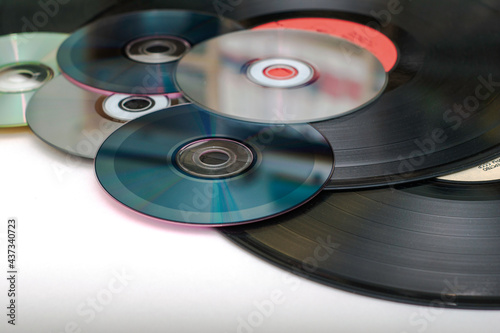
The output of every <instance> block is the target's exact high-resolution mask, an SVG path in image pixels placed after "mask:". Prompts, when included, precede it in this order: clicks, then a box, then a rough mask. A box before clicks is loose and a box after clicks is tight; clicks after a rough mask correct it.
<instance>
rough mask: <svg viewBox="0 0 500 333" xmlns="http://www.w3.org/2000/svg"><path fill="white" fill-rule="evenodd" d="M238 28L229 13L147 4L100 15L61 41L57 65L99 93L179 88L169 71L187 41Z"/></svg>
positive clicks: (159, 91)
mask: <svg viewBox="0 0 500 333" xmlns="http://www.w3.org/2000/svg"><path fill="white" fill-rule="evenodd" d="M239 29H241V26H240V25H239V24H238V23H236V22H234V21H231V20H229V19H222V18H219V17H217V16H213V15H209V14H202V13H197V12H191V11H181V10H150V11H141V12H133V13H127V14H121V15H116V16H112V17H106V18H103V19H100V20H98V21H96V22H94V23H92V24H90V25H87V26H85V27H83V28H81V29H79V30H77V31H76V32H75V33H73V34H72V35H71V36H70V37H69V38H68V39H67V40H66V41H65V42H64V43H63V44H62V45H61V47H60V49H59V51H58V54H57V61H58V63H59V66H60V68H61V71H62V72H63V73H64V74H65V75H66V76H67V77H68V78H69V79H70V80H71V81H74V83H76V84H77V85H80V86H83V87H84V88H87V89H90V90H92V89H93V90H97V91H99V92H101V93H107V92H109V93H112V92H118V93H125V94H168V93H174V92H178V90H177V89H176V87H175V85H174V83H173V80H172V73H173V70H174V68H175V66H176V64H177V61H178V60H179V59H180V58H181V57H182V56H183V55H184V54H185V53H186V52H187V51H188V50H190V48H191V46H193V45H195V44H197V43H200V42H202V41H204V40H206V39H209V38H212V37H215V36H218V35H220V34H224V33H227V32H231V31H235V30H239Z"/></svg>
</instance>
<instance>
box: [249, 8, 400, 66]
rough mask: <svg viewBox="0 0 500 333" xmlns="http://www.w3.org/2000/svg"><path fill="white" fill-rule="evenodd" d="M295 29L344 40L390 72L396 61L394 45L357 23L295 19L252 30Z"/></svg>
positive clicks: (396, 55) (264, 25)
mask: <svg viewBox="0 0 500 333" xmlns="http://www.w3.org/2000/svg"><path fill="white" fill-rule="evenodd" d="M280 28H281V29H297V30H306V31H314V32H320V33H325V34H329V35H332V36H335V37H340V38H344V39H346V40H348V41H350V42H351V43H353V44H356V45H358V46H360V47H362V48H365V49H367V50H368V51H370V52H371V53H372V54H373V55H374V56H375V57H376V58H377V59H378V60H379V61H380V62H381V63H382V65H383V66H384V69H385V71H386V72H388V71H390V70H391V69H392V68H393V67H394V65H395V64H396V61H397V60H398V51H397V49H396V46H395V45H394V43H393V42H392V41H391V40H390V39H389V38H388V37H387V36H385V35H384V34H382V33H380V32H378V31H377V30H375V29H373V28H370V27H368V26H366V25H362V24H359V23H354V22H349V21H344V20H337V19H330V18H319V17H318V18H296V19H287V20H281V21H275V22H269V23H266V24H263V25H260V26H257V27H255V28H253V29H280Z"/></svg>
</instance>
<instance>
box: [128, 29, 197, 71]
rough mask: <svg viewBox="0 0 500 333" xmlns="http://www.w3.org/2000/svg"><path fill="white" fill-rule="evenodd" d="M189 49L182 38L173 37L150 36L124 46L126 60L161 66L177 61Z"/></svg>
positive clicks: (188, 45)
mask: <svg viewBox="0 0 500 333" xmlns="http://www.w3.org/2000/svg"><path fill="white" fill-rule="evenodd" d="M190 48H191V46H190V44H189V43H188V42H187V41H185V40H184V39H182V38H179V37H174V36H151V37H144V38H138V39H134V40H133V41H131V42H130V43H128V44H127V46H125V54H126V55H127V57H128V58H130V59H132V60H135V61H138V62H143V63H148V64H162V63H166V62H171V61H176V60H179V59H180V58H181V57H182V55H184V53H186V52H187V51H188V50H189V49H190Z"/></svg>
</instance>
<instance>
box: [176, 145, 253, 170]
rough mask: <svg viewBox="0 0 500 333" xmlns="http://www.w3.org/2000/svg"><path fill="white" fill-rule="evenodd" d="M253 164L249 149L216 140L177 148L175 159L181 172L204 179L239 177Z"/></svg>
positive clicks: (244, 146)
mask: <svg viewBox="0 0 500 333" xmlns="http://www.w3.org/2000/svg"><path fill="white" fill-rule="evenodd" d="M253 161H254V154H253V153H252V150H251V149H250V148H249V147H247V146H246V145H244V144H242V143H240V142H237V141H233V140H229V139H219V138H210V139H203V140H197V141H194V142H191V143H189V144H187V145H185V146H183V147H182V148H181V149H179V151H178V152H177V154H176V156H175V162H176V164H177V166H178V167H179V168H180V169H181V170H182V171H183V172H185V173H186V174H188V175H191V176H195V177H201V178H207V179H217V178H227V177H232V176H237V175H240V174H242V173H243V172H245V171H247V170H248V168H249V167H250V166H251V165H252V164H253Z"/></svg>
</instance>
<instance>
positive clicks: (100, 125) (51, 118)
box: [26, 75, 182, 158]
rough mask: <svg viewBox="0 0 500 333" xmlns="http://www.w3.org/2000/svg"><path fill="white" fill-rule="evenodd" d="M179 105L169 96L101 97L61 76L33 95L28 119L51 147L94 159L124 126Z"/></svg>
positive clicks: (27, 115)
mask: <svg viewBox="0 0 500 333" xmlns="http://www.w3.org/2000/svg"><path fill="white" fill-rule="evenodd" d="M179 103H182V102H181V99H177V98H172V97H171V96H170V98H169V97H168V96H166V95H124V94H114V95H109V96H106V95H101V94H98V93H95V92H91V91H87V90H85V89H82V88H80V87H78V86H76V85H74V84H73V83H71V82H69V81H68V80H67V79H66V78H65V77H64V76H63V75H60V76H58V77H57V78H55V79H54V80H52V81H51V82H50V83H48V84H47V85H45V86H44V87H42V88H41V89H40V90H39V91H37V93H36V94H35V95H34V96H33V98H32V100H31V102H30V104H29V105H28V108H27V110H26V118H27V121H28V125H29V126H30V128H31V129H32V130H33V132H34V133H35V134H36V135H37V136H38V137H40V138H41V139H42V140H43V141H45V142H47V143H48V144H50V145H52V146H54V147H56V148H58V149H61V150H63V151H65V152H68V153H70V154H73V155H77V156H81V157H86V158H94V157H95V155H96V153H97V150H98V149H99V147H100V146H101V144H102V142H103V141H104V140H105V139H106V138H107V137H108V136H109V135H110V134H111V133H112V132H113V131H115V130H116V129H117V128H119V127H120V126H122V125H123V124H124V123H126V122H128V121H129V120H132V119H135V118H137V117H140V116H143V115H145V114H148V113H151V112H155V111H157V110H161V109H165V108H168V107H170V106H172V105H177V104H179ZM54 124H57V126H54Z"/></svg>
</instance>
